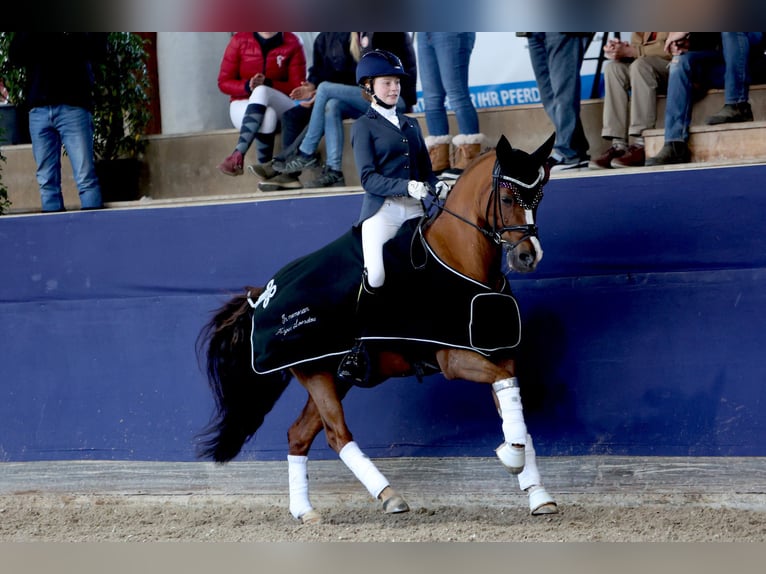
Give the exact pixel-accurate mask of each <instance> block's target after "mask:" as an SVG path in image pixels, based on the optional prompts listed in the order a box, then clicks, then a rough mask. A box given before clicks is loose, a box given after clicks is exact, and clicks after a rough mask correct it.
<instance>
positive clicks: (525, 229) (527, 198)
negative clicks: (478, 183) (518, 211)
mask: <svg viewBox="0 0 766 574" xmlns="http://www.w3.org/2000/svg"><path fill="white" fill-rule="evenodd" d="M545 179H546V178H545V168H543V167H541V168H540V175H539V176H538V178H537V180H536V181H535V182H534V183H532V184H531V185H528V184H525V183H523V182H521V181H519V180H517V179H514V178H512V177H510V176H507V175H504V174H503V173H502V172H501V169H500V163H499V162H498V161H497V160H495V166H494V168H493V169H492V191H491V193H490V195H489V199H488V200H487V209H486V212H485V215H484V218H485V220H486V224H485V225H484V227H480V226H478V225H477V224H476V223H474V222H473V221H470V220H468V219H466V218H465V217H463V216H462V215H460V214H458V213H455V212H454V211H452V210H450V209H447V208H446V206H445V205H444V204H443V203H442V204H440V205H439V210H440V211H445V212H447V213H449V214H450V215H452V216H453V217H456V218H458V219H459V220H461V221H463V222H465V223H467V224H468V225H470V226H471V227H474V228H476V229H478V230H479V231H480V232H481V233H482V234H483V235H484V236H485V237H487V238H488V239H489V240H490V241H492V242H494V243H496V244H497V245H501V246H505V247H506V248H507V249H509V250H513V249H515V248H516V247H517V246H518V245H519V244H521V243H523V242H524V241H526V240H527V239H529V238H530V237H537V225H535V224H534V223H526V224H524V225H505V224H504V223H505V222H504V221H503V219H502V209H501V205H500V203H501V201H502V200H501V198H500V188H501V187H504V188H506V189H509V190H510V191H511V194H512V195H513V200H514V201H515V202H516V203H518V204H519V205H520V206H521V207H522V208H523V209H525V210H530V211H531V210H534V209H535V208H536V207H537V206H538V204H539V203H540V200H541V199H542V198H543V184H544V182H545ZM490 209H492V210H494V212H493V215H494V217H492V218H491V221H492V223H491V224H490ZM498 221H500V222H502V223H503V225H502V226H499V225H498ZM512 232H520V233H521V234H522V236H521V239H519V240H518V241H515V242H511V241H507V240H505V239H503V235H504V234H505V233H512Z"/></svg>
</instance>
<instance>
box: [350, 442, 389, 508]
mask: <svg viewBox="0 0 766 574" xmlns="http://www.w3.org/2000/svg"><path fill="white" fill-rule="evenodd" d="M338 455H339V456H340V459H341V460H342V461H343V462H344V463H345V464H346V466H347V467H348V468H349V470H351V472H353V473H354V476H356V478H358V479H359V482H361V483H362V484H363V485H364V487H365V488H366V489H367V492H369V493H370V494H371V495H372V497H373V498H378V495H379V494H380V493H381V492H383V489H384V488H386V487H387V486H388V480H386V477H385V476H383V474H381V472H380V471H379V470H378V468H377V467H376V466H375V464H374V463H373V462H372V461H371V460H370V459H369V458H368V457H367V455H366V454H364V453H363V452H362V451H361V450H360V449H359V445H357V444H356V442H354V441H351V442H349V443H347V444H346V446H344V447H343V448H342V449H340V452H339V453H338Z"/></svg>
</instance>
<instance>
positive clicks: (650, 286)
mask: <svg viewBox="0 0 766 574" xmlns="http://www.w3.org/2000/svg"><path fill="white" fill-rule="evenodd" d="M764 179H766V166H743V167H727V168H714V169H692V170H683V171H659V172H647V173H623V174H619V175H614V176H607V177H604V176H592V177H581V178H567V179H554V180H553V181H551V182H550V184H549V185H548V186H547V188H546V193H545V198H544V200H543V202H542V204H541V206H540V211H539V225H540V230H541V231H540V232H541V240H542V243H543V247H544V249H545V257H544V258H543V261H542V263H541V265H540V267H539V269H538V271H537V272H535V273H534V274H532V275H526V276H519V275H513V276H511V279H512V285H513V287H514V291H515V293H516V295H517V297H518V299H519V303H520V307H521V310H522V318H523V321H524V327H523V341H522V345H521V349H520V359H519V367H520V373H519V374H520V380H521V384H522V389H523V390H522V392H523V397H524V402H525V410H526V413H527V423H528V426H529V428H530V431H531V432H532V434H533V436H534V438H535V444H536V447H537V450H538V453H539V454H541V455H547V456H555V455H588V454H615V455H636V456H639V455H641V456H644V455H662V456H674V455H683V456H710V455H721V456H764V455H766V427H765V425H764V419H765V418H766V417H764V414H763V413H764V393H765V392H766V391H764V388H766V385H764V382H765V381H766V360H764V356H765V352H764V348H765V346H764V343H765V342H766V341H765V340H766V337H764V335H766V217H765V216H766V190H765V189H764V185H763V181H764ZM360 201H361V199H360V196H359V195H358V194H354V195H347V196H333V197H315V198H301V199H286V200H274V201H264V202H249V203H237V204H220V205H199V206H191V207H173V208H142V209H127V210H104V211H98V212H71V213H65V214H56V215H45V216H41V215H38V216H19V217H2V218H0V262H1V263H0V265H2V268H3V270H4V271H3V273H2V281H0V460H3V461H28V460H52V459H75V460H76V459H114V460H167V461H187V460H195V454H194V445H195V435H196V433H198V432H199V431H200V430H201V429H202V428H203V427H204V426H205V424H206V423H207V421H208V419H209V416H210V414H211V412H212V407H213V402H212V396H211V394H210V392H209V391H208V389H207V386H206V382H205V380H204V378H203V375H202V371H201V369H200V367H199V365H198V363H197V359H196V357H195V352H194V348H195V340H196V337H197V334H198V333H199V330H200V328H201V327H202V325H203V324H204V323H205V321H206V320H207V319H208V317H209V316H210V313H211V311H212V310H213V309H215V308H216V307H218V306H219V305H220V304H222V303H223V302H224V301H225V300H226V299H228V297H229V295H230V294H231V293H238V292H240V290H241V289H242V287H243V286H244V285H247V284H263V283H264V282H265V280H266V279H268V278H269V277H270V275H271V274H272V273H273V272H274V271H275V270H276V269H277V268H279V267H281V266H282V265H284V264H285V263H287V262H289V261H290V260H291V259H293V258H295V257H298V256H300V255H303V254H305V253H307V252H310V251H313V250H314V249H316V248H317V247H319V246H321V245H323V244H325V243H327V242H329V241H330V240H332V239H334V238H335V237H337V236H338V235H340V234H341V233H343V232H344V231H345V230H346V229H347V227H348V226H349V225H350V224H351V222H353V221H354V220H355V218H356V216H357V214H358V210H359V206H360ZM444 312H449V310H448V309H446V310H445V311H444ZM498 328H502V325H498ZM304 401H305V392H304V391H303V389H302V388H301V387H300V385H298V384H297V383H295V382H294V383H293V384H291V386H290V387H289V388H288V390H287V392H286V393H285V394H284V395H283V397H282V398H281V399H280V401H279V403H278V404H277V406H276V408H275V410H274V411H273V412H272V413H271V414H270V415H269V416H268V417H267V419H266V423H265V424H264V426H263V427H262V428H261V429H260V430H259V432H258V433H257V434H256V436H255V438H254V440H252V441H251V442H250V443H249V444H248V445H246V447H245V450H244V451H243V453H242V454H241V455H240V456H241V459H245V460H246V459H259V460H282V459H284V457H285V455H286V431H287V427H288V426H289V424H290V423H291V422H292V420H293V419H294V418H295V417H296V416H297V415H298V413H299V411H300V409H301V407H302V406H303V404H304ZM345 406H346V412H347V418H348V422H349V425H350V427H351V429H352V431H353V432H354V435H355V439H356V440H357V442H359V443H360V445H361V446H362V448H363V449H364V450H365V451H366V452H367V453H368V454H369V455H370V456H373V457H388V456H492V455H493V449H494V448H495V447H496V446H497V445H498V444H499V443H500V442H501V431H500V419H499V418H498V416H497V413H496V411H495V410H494V406H493V404H492V400H491V398H490V391H489V389H488V387H486V386H484V385H478V384H474V383H468V382H466V381H446V380H444V379H443V378H442V377H441V376H440V375H437V376H433V377H429V378H427V379H426V380H425V381H423V382H422V383H418V382H417V380H416V379H414V378H405V379H394V380H391V381H388V382H386V383H384V384H383V385H381V386H379V387H376V388H374V389H354V390H352V391H351V393H350V394H349V396H348V397H347V399H346V401H345ZM334 456H335V455H334V454H333V453H332V452H331V451H330V450H329V449H328V448H327V446H326V445H325V442H324V436H323V435H320V437H319V438H318V440H317V444H316V445H315V448H314V449H313V450H312V457H313V458H332V457H334Z"/></svg>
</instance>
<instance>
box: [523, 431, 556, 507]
mask: <svg viewBox="0 0 766 574" xmlns="http://www.w3.org/2000/svg"><path fill="white" fill-rule="evenodd" d="M524 453H525V455H526V460H525V464H524V470H523V471H521V472H520V473H519V474H518V479H519V488H520V489H521V490H523V491H524V492H526V493H527V495H528V496H529V512H530V513H531V514H532V515H534V516H537V515H539V514H556V513H558V511H559V508H558V506H557V505H556V501H555V500H554V499H553V497H552V496H551V495H550V494H548V491H547V490H545V487H544V486H543V481H542V479H541V478H540V471H539V470H538V468H537V457H536V455H535V447H534V443H533V442H532V437H531V435H527V444H526V446H525V447H524Z"/></svg>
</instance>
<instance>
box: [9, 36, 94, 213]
mask: <svg viewBox="0 0 766 574" xmlns="http://www.w3.org/2000/svg"><path fill="white" fill-rule="evenodd" d="M106 41H107V36H106V34H103V33H79V32H16V34H15V35H14V37H13V40H12V41H11V44H10V46H9V48H8V61H9V63H10V65H12V66H14V67H17V68H22V69H24V70H25V71H26V79H27V84H26V89H25V91H24V93H25V94H26V96H25V97H26V102H25V103H26V106H27V107H28V108H29V135H30V137H31V140H32V154H33V156H34V158H35V163H36V164H37V183H38V184H39V186H40V196H41V202H42V211H43V212H44V213H49V212H56V211H65V208H64V196H63V195H62V193H61V146H62V144H63V146H64V149H65V150H66V154H67V155H68V156H69V161H70V163H71V165H72V174H73V176H74V182H75V185H76V186H77V190H78V192H79V196H80V207H81V208H82V209H84V210H85V209H100V208H101V207H103V201H102V197H101V186H100V185H99V181H98V176H97V175H96V162H95V157H94V153H93V104H94V100H93V89H94V85H93V67H94V66H96V65H98V64H100V63H101V62H102V61H103V59H104V57H105V56H106V45H107V44H106Z"/></svg>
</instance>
